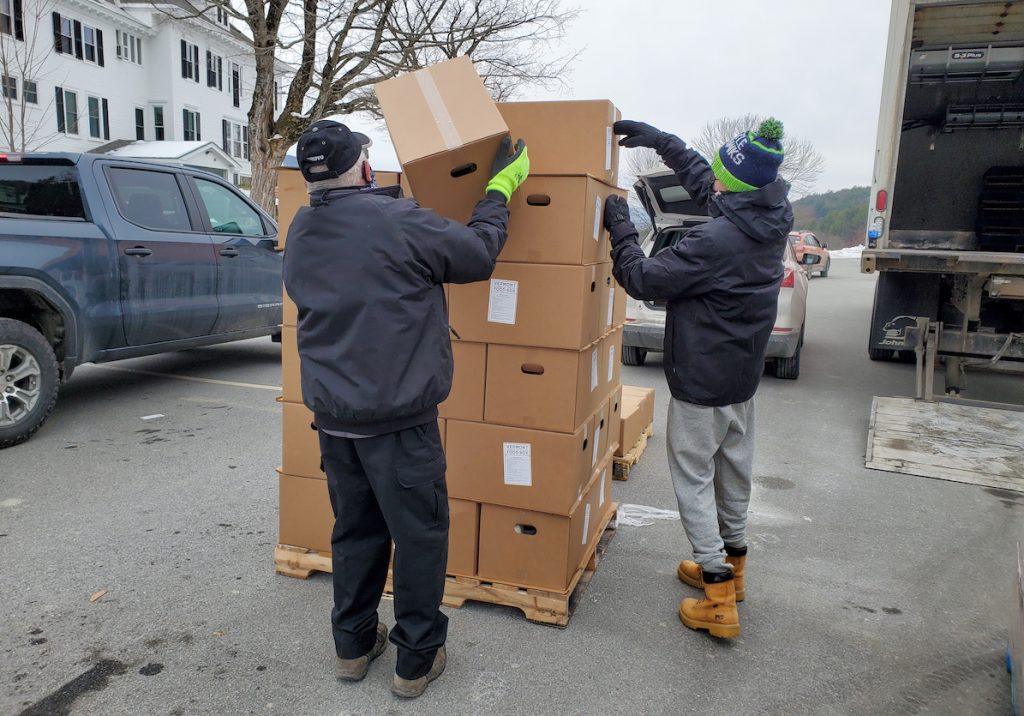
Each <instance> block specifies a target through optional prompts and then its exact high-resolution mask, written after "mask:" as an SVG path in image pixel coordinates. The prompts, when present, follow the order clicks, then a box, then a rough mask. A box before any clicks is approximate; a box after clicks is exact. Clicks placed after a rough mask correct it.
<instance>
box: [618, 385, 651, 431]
mask: <svg viewBox="0 0 1024 716" xmlns="http://www.w3.org/2000/svg"><path fill="white" fill-rule="evenodd" d="M654 394H655V391H654V388H640V387H637V386H633V385H624V386H622V397H623V399H625V398H627V397H630V398H636V399H638V400H640V401H641V406H642V409H643V412H644V420H646V421H647V422H646V423H644V424H645V425H650V424H651V423H653V422H654Z"/></svg>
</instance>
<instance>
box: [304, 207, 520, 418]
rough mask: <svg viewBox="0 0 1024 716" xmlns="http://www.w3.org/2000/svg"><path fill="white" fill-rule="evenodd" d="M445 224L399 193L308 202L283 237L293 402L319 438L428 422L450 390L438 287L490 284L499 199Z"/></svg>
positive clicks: (500, 233) (504, 211) (499, 234)
mask: <svg viewBox="0 0 1024 716" xmlns="http://www.w3.org/2000/svg"><path fill="white" fill-rule="evenodd" d="M496 196H497V198H495V196H494V195H492V196H489V197H488V198H485V199H483V200H481V201H480V203H478V204H477V206H476V209H475V211H474V212H473V216H472V218H471V219H470V220H469V225H468V226H464V225H462V224H458V223H455V222H453V221H449V220H447V219H444V218H442V217H441V216H439V215H437V214H436V213H434V212H433V211H430V210H429V209H424V208H421V207H420V206H419V205H418V204H417V203H416V202H415V201H412V200H410V199H402V198H400V190H399V189H398V188H397V187H388V188H386V189H370V190H367V189H341V190H337V189H335V190H331V191H328V192H323V193H320V194H315V195H313V196H311V197H310V199H311V201H310V207H308V208H302V209H300V210H299V212H298V214H297V215H296V216H295V218H294V220H293V221H292V223H291V226H290V227H289V229H288V240H287V243H286V250H285V256H284V283H285V287H286V288H287V290H288V295H289V296H290V297H291V298H292V300H293V301H295V304H296V305H297V307H298V311H299V322H298V344H299V358H300V366H301V368H300V370H301V373H302V399H303V402H304V403H305V404H306V406H307V407H308V408H309V409H310V410H312V411H313V413H315V415H316V423H317V425H318V426H320V427H322V428H326V429H328V430H338V431H343V432H351V433H355V434H357V435H380V434H383V433H389V432H395V431H398V430H402V429H405V428H408V427H412V426H414V425H421V424H423V423H427V422H429V421H431V420H435V419H436V418H437V405H438V403H440V402H442V401H443V400H444V399H445V398H447V397H448V392H449V391H450V390H451V384H452V352H451V343H450V339H449V335H448V307H447V305H446V304H445V298H444V289H443V287H442V285H441V284H443V283H469V282H472V281H482V280H484V279H487V278H489V277H490V275H491V272H492V271H493V270H494V262H495V259H496V258H497V256H498V253H499V252H500V251H501V248H502V246H504V244H505V238H506V226H507V224H508V208H507V207H506V205H505V201H504V197H501V196H500V195H496Z"/></svg>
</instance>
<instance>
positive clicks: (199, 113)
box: [0, 0, 287, 187]
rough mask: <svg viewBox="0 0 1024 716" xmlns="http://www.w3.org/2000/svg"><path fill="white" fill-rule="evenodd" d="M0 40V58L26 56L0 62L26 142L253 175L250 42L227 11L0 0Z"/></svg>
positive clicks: (129, 2)
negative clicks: (0, 44) (251, 164)
mask: <svg viewBox="0 0 1024 716" xmlns="http://www.w3.org/2000/svg"><path fill="white" fill-rule="evenodd" d="M204 7H207V8H208V11H207V12H206V13H202V14H200V12H199V11H200V10H201V9H202V8H204ZM0 41H2V42H3V43H4V47H3V53H2V54H3V55H4V57H9V58H10V57H12V58H17V57H18V54H19V53H22V54H23V55H24V56H25V57H23V58H21V61H7V62H3V63H0V64H2V65H3V68H4V69H3V72H4V74H3V76H2V78H0V79H2V83H0V89H2V91H3V95H4V99H5V104H6V105H13V109H14V110H15V111H14V112H13V115H14V121H15V122H18V121H19V117H20V116H21V112H23V116H24V125H25V129H26V130H29V131H26V132H25V133H24V134H25V136H26V140H25V142H24V149H25V150H27V151H68V152H103V153H110V154H114V155H118V156H131V157H140V158H150V159H156V160H159V161H164V162H169V163H178V164H187V165H190V166H198V167H203V168H205V169H209V170H211V171H214V172H216V173H218V174H220V175H221V176H223V177H225V178H227V179H229V180H231V181H233V182H235V183H236V184H238V185H240V186H243V187H244V186H246V185H247V183H248V181H249V179H250V178H251V170H250V165H249V131H248V118H247V113H248V110H249V105H250V102H251V99H252V85H253V80H254V77H255V62H254V60H253V50H252V43H251V41H250V40H249V39H248V38H247V37H246V36H245V35H244V34H243V33H242V32H241V31H239V30H238V29H237V28H236V27H234V26H233V25H232V23H231V21H230V20H229V18H228V16H227V14H226V13H225V12H223V11H222V10H219V9H217V8H215V7H209V6H206V5H204V4H203V3H202V0H198V2H197V3H190V2H188V0H172V1H168V2H157V3H154V2H151V0H0ZM286 70H287V67H286V66H284V65H281V66H280V67H279V72H280V74H279V76H278V82H277V83H276V84H275V87H276V88H279V87H283V86H285V85H284V76H285V73H286ZM29 73H31V74H32V75H33V76H26V75H27V74H29ZM3 110H4V112H3V113H4V114H7V112H6V110H7V107H6V106H5V107H4V108H3ZM2 121H4V122H10V116H9V115H8V116H7V117H6V118H4V119H3V120H2ZM14 134H15V135H17V134H18V132H15V133H14ZM5 135H6V136H4V142H5V143H8V144H10V143H11V142H10V139H9V136H10V133H9V132H8V133H5ZM29 137H31V139H29ZM12 148H13V149H21V148H22V147H17V146H15V147H5V149H8V150H10V149H12Z"/></svg>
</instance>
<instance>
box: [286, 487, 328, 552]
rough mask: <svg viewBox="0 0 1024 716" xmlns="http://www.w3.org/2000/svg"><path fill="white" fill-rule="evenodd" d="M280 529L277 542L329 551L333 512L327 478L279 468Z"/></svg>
mask: <svg viewBox="0 0 1024 716" xmlns="http://www.w3.org/2000/svg"><path fill="white" fill-rule="evenodd" d="M278 475H280V477H279V479H278V489H279V500H280V501H279V505H280V508H279V510H278V519H279V525H280V529H279V532H278V539H277V541H278V542H279V543H280V544H287V545H291V546H293V547H305V548H306V549H315V550H319V551H320V552H327V553H328V554H330V552H331V530H332V529H334V512H333V511H332V510H331V500H330V497H329V496H328V494H327V481H326V480H312V479H309V478H306V477H298V476H296V475H289V474H287V473H286V472H283V471H281V470H278Z"/></svg>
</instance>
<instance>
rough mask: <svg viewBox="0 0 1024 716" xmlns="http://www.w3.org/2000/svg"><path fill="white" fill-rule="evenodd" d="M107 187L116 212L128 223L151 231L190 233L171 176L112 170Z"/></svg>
mask: <svg viewBox="0 0 1024 716" xmlns="http://www.w3.org/2000/svg"><path fill="white" fill-rule="evenodd" d="M110 186H111V189H112V190H113V192H114V201H115V202H116V203H117V209H118V211H119V212H121V216H123V217H124V218H126V219H127V220H128V221H130V222H132V223H134V224H138V225H139V226H143V227H145V228H147V229H153V230H154V231H192V223H191V222H190V221H189V218H188V211H187V210H186V209H185V199H184V198H183V197H182V195H181V188H180V187H179V186H178V181H177V179H175V177H174V175H173V174H171V173H169V172H159V171H152V170H148V169H124V168H120V167H115V168H113V169H111V170H110Z"/></svg>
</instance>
